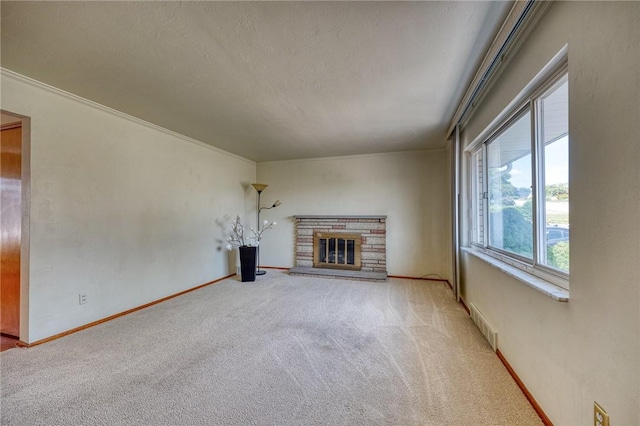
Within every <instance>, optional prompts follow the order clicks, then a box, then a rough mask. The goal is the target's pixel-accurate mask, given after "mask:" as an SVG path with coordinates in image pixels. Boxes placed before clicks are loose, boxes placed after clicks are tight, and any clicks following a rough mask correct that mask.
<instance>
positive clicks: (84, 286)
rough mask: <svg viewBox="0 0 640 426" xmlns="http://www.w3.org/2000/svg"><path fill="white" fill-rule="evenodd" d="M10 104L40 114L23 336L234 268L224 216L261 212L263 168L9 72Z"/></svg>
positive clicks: (6, 95)
mask: <svg viewBox="0 0 640 426" xmlns="http://www.w3.org/2000/svg"><path fill="white" fill-rule="evenodd" d="M2 108H3V109H4V110H7V111H11V112H14V113H18V114H22V115H25V116H29V117H30V118H31V188H32V196H31V221H30V228H31V229H30V234H31V237H30V238H31V245H30V250H31V258H30V271H29V272H30V280H29V294H30V296H29V303H30V311H29V324H28V325H29V327H28V330H24V332H21V336H20V337H21V339H22V340H24V341H28V342H33V341H37V340H40V339H43V338H46V337H48V336H51V335H54V334H56V333H60V332H63V331H66V330H69V329H71V328H74V327H78V326H81V325H84V324H86V323H89V322H92V321H95V320H98V319H101V318H104V317H107V316H109V315H113V314H116V313H119V312H122V311H124V310H127V309H130V308H133V307H137V306H139V305H142V304H145V303H147V302H150V301H153V300H157V299H159V298H162V297H164V296H168V295H171V294H174V293H177V292H179V291H182V290H185V289H188V288H192V287H194V286H197V285H199V284H203V283H206V282H209V281H212V280H214V279H217V278H220V277H223V276H225V275H228V274H230V273H234V272H235V268H233V266H230V265H229V263H230V262H229V254H228V252H227V251H226V250H224V249H221V247H222V244H221V243H220V242H219V240H222V239H223V231H222V229H221V228H220V226H219V225H218V222H217V221H220V220H222V219H223V217H224V216H225V215H230V216H231V215H235V214H243V215H244V214H248V215H250V216H252V215H253V213H254V210H253V208H254V202H253V193H252V191H253V189H252V188H251V187H250V186H248V185H249V184H250V183H251V182H253V181H254V180H255V171H256V166H255V163H253V162H251V161H248V160H245V159H242V158H239V157H236V156H233V155H231V154H227V153H225V152H223V151H220V150H217V149H213V148H210V147H208V146H205V145H204V144H199V143H197V142H195V141H189V140H187V139H186V138H182V137H180V136H178V135H175V134H171V133H168V132H164V131H162V130H160V129H158V128H153V127H152V126H146V125H144V124H142V123H140V122H137V121H136V120H131V119H129V118H126V117H124V116H123V115H121V114H117V113H112V112H109V111H107V110H105V109H104V108H99V107H96V106H91V105H89V104H88V103H86V102H83V101H81V100H79V99H78V98H74V97H72V96H65V95H63V94H61V93H60V92H57V91H56V90H47V89H45V88H43V86H42V85H39V84H37V83H35V82H29V81H27V80H26V79H22V78H20V77H17V76H12V75H10V74H8V73H4V72H3V75H2ZM223 222H224V221H223ZM224 226H226V223H224ZM233 260H235V259H233ZM79 293H87V295H88V299H89V303H87V304H85V305H82V306H80V305H79V304H78V294H79Z"/></svg>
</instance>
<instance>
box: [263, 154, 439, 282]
mask: <svg viewBox="0 0 640 426" xmlns="http://www.w3.org/2000/svg"><path fill="white" fill-rule="evenodd" d="M447 179H448V166H447V157H446V152H445V151H444V150H436V151H419V152H404V153H391V154H378V155H367V156H352V157H336V158H325V159H314V160H297V161H282V162H266V163H258V180H259V181H260V182H262V183H267V184H269V187H268V188H267V189H266V190H265V191H264V192H263V193H262V205H263V206H268V205H269V204H270V203H273V201H275V200H276V199H280V200H281V201H282V205H281V206H280V207H278V208H275V209H272V210H266V211H265V210H263V215H262V216H261V219H262V218H264V219H269V220H276V221H277V222H278V226H277V228H276V229H275V230H274V231H273V232H270V233H269V234H265V237H264V239H263V244H262V246H261V251H260V263H261V264H262V265H267V266H279V267H291V266H294V247H295V242H294V223H293V219H292V216H293V215H305V214H321V215H340V214H343V215H387V216H388V218H387V270H388V272H389V274H391V275H405V276H416V277H420V276H423V275H426V274H438V275H440V276H442V277H444V278H449V275H450V269H449V257H450V256H449V249H448V247H450V246H449V242H448V236H449V234H448V232H449V228H448V227H447V226H446V225H443V224H446V223H447V221H448V216H449V212H450V208H449V203H448V192H447V186H446V182H447Z"/></svg>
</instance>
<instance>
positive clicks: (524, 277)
mask: <svg viewBox="0 0 640 426" xmlns="http://www.w3.org/2000/svg"><path fill="white" fill-rule="evenodd" d="M460 249H461V250H462V251H464V252H465V253H469V254H472V255H473V256H475V257H477V258H478V259H481V260H484V261H485V262H487V263H488V264H489V265H491V266H493V267H494V268H497V269H499V270H501V271H502V272H504V273H505V274H507V275H509V276H511V277H513V278H515V279H516V280H518V281H520V282H522V283H524V284H526V285H528V286H529V287H531V288H533V289H534V290H538V291H539V292H540V293H542V294H545V295H547V296H549V297H550V298H552V299H553V300H555V301H558V302H564V303H566V302H568V301H569V291H568V290H565V289H563V288H561V287H558V286H557V285H555V284H552V283H550V282H548V281H545V280H543V279H541V278H538V277H536V276H534V275H531V274H529V273H527V272H525V271H523V270H521V269H518V268H516V267H514V266H511V265H508V264H506V263H504V262H501V261H500V260H498V259H495V258H493V257H491V256H489V255H488V254H484V253H482V252H481V251H479V250H474V249H473V248H470V247H460Z"/></svg>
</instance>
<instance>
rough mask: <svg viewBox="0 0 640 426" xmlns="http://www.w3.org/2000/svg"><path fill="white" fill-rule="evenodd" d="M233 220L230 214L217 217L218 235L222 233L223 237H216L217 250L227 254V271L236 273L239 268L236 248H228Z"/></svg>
mask: <svg viewBox="0 0 640 426" xmlns="http://www.w3.org/2000/svg"><path fill="white" fill-rule="evenodd" d="M230 222H231V217H229V216H228V215H224V216H222V217H221V218H217V219H216V220H215V224H216V235H221V237H218V238H216V251H217V252H219V253H220V252H222V253H226V254H227V268H228V269H227V271H228V272H229V273H232V272H233V273H236V268H237V266H236V265H237V264H238V263H237V253H236V250H228V249H227V244H228V243H227V237H228V236H229V223H230Z"/></svg>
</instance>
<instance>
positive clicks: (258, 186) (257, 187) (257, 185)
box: [251, 183, 269, 275]
mask: <svg viewBox="0 0 640 426" xmlns="http://www.w3.org/2000/svg"><path fill="white" fill-rule="evenodd" d="M251 186H253V187H254V188H255V190H256V191H258V206H257V208H256V222H257V223H256V225H257V226H256V232H260V194H262V191H264V190H265V188H266V187H267V186H269V185H265V184H263V183H252V184H251ZM266 273H267V271H261V270H260V244H258V247H256V275H264V274H266Z"/></svg>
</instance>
